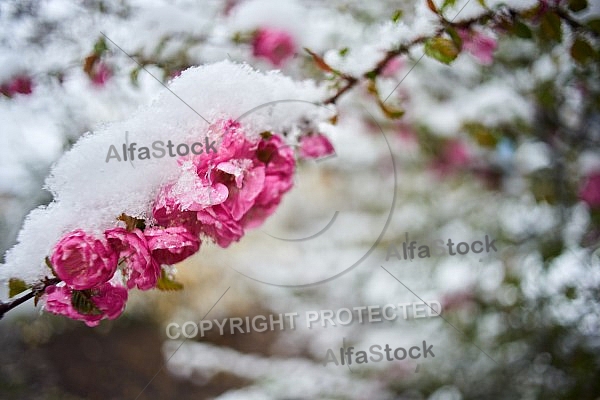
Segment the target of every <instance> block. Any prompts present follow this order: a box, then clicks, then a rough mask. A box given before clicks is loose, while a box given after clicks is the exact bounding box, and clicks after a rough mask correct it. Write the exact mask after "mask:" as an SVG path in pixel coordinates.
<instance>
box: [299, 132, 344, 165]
mask: <svg viewBox="0 0 600 400" xmlns="http://www.w3.org/2000/svg"><path fill="white" fill-rule="evenodd" d="M334 151H335V150H334V148H333V145H332V144H331V142H330V141H329V139H327V137H326V136H325V135H322V134H320V133H318V134H315V135H307V136H302V138H301V139H300V156H301V157H302V158H308V159H310V158H321V157H324V156H328V155H330V154H333V153H334Z"/></svg>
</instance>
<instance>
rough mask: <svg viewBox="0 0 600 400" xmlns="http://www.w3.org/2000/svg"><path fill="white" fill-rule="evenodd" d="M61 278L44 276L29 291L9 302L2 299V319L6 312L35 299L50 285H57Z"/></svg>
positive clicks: (0, 314) (0, 317)
mask: <svg viewBox="0 0 600 400" xmlns="http://www.w3.org/2000/svg"><path fill="white" fill-rule="evenodd" d="M60 281H61V280H60V279H58V278H44V280H43V281H41V282H39V283H37V284H36V285H35V286H34V287H33V288H32V289H31V291H30V292H29V293H27V294H25V295H24V296H21V297H19V298H16V299H14V300H12V301H9V302H8V303H3V302H1V301H0V319H2V317H4V314H6V313H7V312H9V311H10V310H12V309H13V308H15V307H17V306H19V305H21V304H23V303H25V302H26V301H28V300H30V299H33V298H34V297H36V296H38V295H40V294H42V293H43V292H44V291H45V290H46V288H47V287H48V286H52V285H55V284H57V283H59V282H60Z"/></svg>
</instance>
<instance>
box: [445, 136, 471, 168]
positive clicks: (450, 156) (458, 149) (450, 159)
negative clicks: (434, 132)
mask: <svg viewBox="0 0 600 400" xmlns="http://www.w3.org/2000/svg"><path fill="white" fill-rule="evenodd" d="M443 157H444V161H445V162H446V163H447V164H449V165H450V166H453V167H462V166H465V165H467V164H469V162H470V161H471V156H470V154H469V149H468V148H467V146H466V145H465V143H464V142H462V141H460V140H450V141H449V142H447V143H446V145H445V146H444V153H443Z"/></svg>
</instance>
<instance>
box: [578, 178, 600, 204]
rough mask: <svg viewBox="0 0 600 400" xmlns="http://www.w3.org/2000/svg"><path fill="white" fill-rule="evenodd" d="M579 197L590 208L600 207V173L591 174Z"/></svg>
mask: <svg viewBox="0 0 600 400" xmlns="http://www.w3.org/2000/svg"><path fill="white" fill-rule="evenodd" d="M579 197H580V198H581V200H583V201H584V202H586V203H587V204H588V205H589V206H590V207H593V208H596V207H600V171H595V172H592V173H591V174H589V175H588V176H587V177H586V179H585V182H584V184H583V185H582V187H581V189H580V190H579Z"/></svg>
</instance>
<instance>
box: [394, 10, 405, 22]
mask: <svg viewBox="0 0 600 400" xmlns="http://www.w3.org/2000/svg"><path fill="white" fill-rule="evenodd" d="M403 14H404V11H402V10H396V11H394V14H393V15H392V21H394V22H398V21H400V18H402V15H403Z"/></svg>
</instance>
